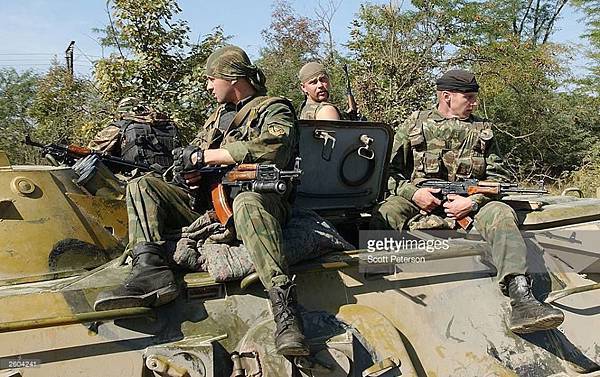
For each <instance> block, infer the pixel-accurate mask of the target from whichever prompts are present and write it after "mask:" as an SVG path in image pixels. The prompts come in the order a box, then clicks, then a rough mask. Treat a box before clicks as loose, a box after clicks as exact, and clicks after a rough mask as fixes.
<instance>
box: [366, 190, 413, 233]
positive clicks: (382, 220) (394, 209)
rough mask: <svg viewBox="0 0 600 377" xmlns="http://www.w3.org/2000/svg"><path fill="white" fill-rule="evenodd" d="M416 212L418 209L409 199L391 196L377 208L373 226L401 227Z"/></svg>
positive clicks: (375, 227)
mask: <svg viewBox="0 0 600 377" xmlns="http://www.w3.org/2000/svg"><path fill="white" fill-rule="evenodd" d="M415 213H416V210H415V208H414V206H413V204H412V203H411V202H410V201H409V200H407V199H405V198H403V197H400V196H391V197H389V198H388V199H387V200H386V201H385V202H384V203H382V204H381V205H380V206H379V207H378V208H377V209H376V211H375V213H374V219H373V221H372V222H371V227H372V228H373V229H378V228H391V229H401V228H403V227H404V226H405V225H406V222H407V221H408V219H410V218H411V217H413V216H414V215H415Z"/></svg>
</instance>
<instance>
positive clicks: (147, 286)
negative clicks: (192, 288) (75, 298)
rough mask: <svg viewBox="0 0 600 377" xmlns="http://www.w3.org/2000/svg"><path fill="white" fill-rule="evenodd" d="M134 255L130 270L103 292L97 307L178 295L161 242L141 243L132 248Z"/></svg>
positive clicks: (139, 303) (132, 304)
mask: <svg viewBox="0 0 600 377" xmlns="http://www.w3.org/2000/svg"><path fill="white" fill-rule="evenodd" d="M132 258H133V262H132V267H131V272H130V273H129V276H128V277H127V279H125V281H124V283H123V285H122V286H120V287H118V288H116V289H114V290H112V291H105V292H100V294H99V295H98V298H96V302H95V303H94V310H108V309H121V308H131V307H138V306H146V307H150V306H160V305H163V304H166V303H167V302H170V301H173V300H174V299H175V298H176V297H177V295H178V294H179V291H178V288H177V284H176V283H175V276H174V275H173V271H171V269H170V268H169V266H168V265H167V260H166V257H165V256H164V251H163V248H162V247H161V246H160V245H157V244H155V243H151V242H142V243H139V244H137V245H136V246H135V247H134V248H133V252H132Z"/></svg>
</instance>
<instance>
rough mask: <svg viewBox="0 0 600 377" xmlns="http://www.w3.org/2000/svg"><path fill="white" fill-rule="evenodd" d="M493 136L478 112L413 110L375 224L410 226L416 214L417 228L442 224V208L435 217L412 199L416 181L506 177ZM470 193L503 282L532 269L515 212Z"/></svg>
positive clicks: (399, 135)
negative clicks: (465, 115) (449, 115)
mask: <svg viewBox="0 0 600 377" xmlns="http://www.w3.org/2000/svg"><path fill="white" fill-rule="evenodd" d="M492 141H493V132H492V130H491V124H490V123H489V122H485V121H483V120H481V119H479V118H477V117H475V116H473V115H471V117H470V118H469V119H467V120H464V121H463V120H458V119H445V118H444V117H443V116H442V115H441V114H440V113H439V112H438V111H437V110H436V109H432V110H428V111H425V112H415V113H413V114H412V115H411V116H410V117H409V118H408V119H407V120H406V121H405V122H404V124H403V125H402V126H400V127H399V128H398V129H397V131H396V134H395V137H394V146H393V150H392V158H391V162H390V166H389V171H390V178H389V181H388V190H389V192H390V194H391V196H390V197H388V198H387V199H386V201H385V202H384V203H383V204H381V205H380V206H379V207H378V208H377V209H376V210H375V212H374V216H373V220H372V224H371V226H372V228H373V229H397V230H400V229H409V228H411V224H410V222H411V219H412V220H414V221H415V224H416V225H413V228H415V227H422V226H423V225H425V226H426V225H432V227H433V228H437V229H441V228H443V227H444V224H443V223H442V222H440V220H445V219H443V217H444V215H443V212H442V211H441V208H439V211H438V212H436V213H434V215H436V216H437V217H438V218H437V219H436V218H435V217H434V216H421V215H420V214H419V213H420V211H419V208H418V207H417V206H416V205H415V204H414V203H412V202H411V199H412V196H413V195H414V193H415V191H416V190H417V187H416V186H415V183H417V182H418V181H419V180H423V179H431V178H438V179H443V180H449V181H455V180H461V179H467V178H477V179H486V180H500V181H501V180H506V170H505V169H504V167H503V164H502V160H501V159H500V157H499V156H498V155H497V154H494V153H492V152H491V146H492ZM470 198H471V199H473V200H474V201H476V202H477V203H478V204H479V206H480V209H479V211H478V213H477V214H476V215H475V222H474V227H475V228H476V229H477V230H478V231H479V232H480V234H481V235H482V237H483V238H484V239H485V240H486V241H487V242H489V243H490V246H491V249H492V260H493V262H494V265H495V266H496V268H497V270H498V275H497V278H498V282H499V284H500V286H501V288H504V279H505V278H506V277H507V276H509V275H515V274H524V273H525V272H526V270H527V267H526V253H527V250H526V247H525V242H524V241H523V238H522V236H521V234H520V231H519V229H518V225H517V217H516V214H515V212H514V210H513V209H512V208H510V207H509V206H508V205H506V204H505V203H501V202H497V201H492V199H491V198H488V197H486V196H484V195H481V194H477V195H472V196H471V197H470ZM503 291H504V290H503ZM504 292H505V291H504Z"/></svg>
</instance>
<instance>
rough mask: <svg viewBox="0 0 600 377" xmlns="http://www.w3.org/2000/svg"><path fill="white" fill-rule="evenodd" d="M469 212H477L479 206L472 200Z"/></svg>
mask: <svg viewBox="0 0 600 377" xmlns="http://www.w3.org/2000/svg"><path fill="white" fill-rule="evenodd" d="M471 203H472V204H471V212H477V211H479V204H477V202H476V201H474V200H473V199H471Z"/></svg>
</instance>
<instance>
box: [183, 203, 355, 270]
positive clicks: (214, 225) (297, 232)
mask: <svg viewBox="0 0 600 377" xmlns="http://www.w3.org/2000/svg"><path fill="white" fill-rule="evenodd" d="M198 220H200V221H196V222H195V224H194V225H193V226H189V227H186V228H185V229H184V230H183V232H182V236H183V237H184V238H182V239H180V240H179V242H178V243H177V249H176V251H175V253H174V257H173V259H174V260H175V262H176V263H177V264H178V265H180V266H182V267H185V268H187V269H189V270H191V271H208V272H209V273H210V274H211V276H212V277H213V278H214V279H215V281H229V280H238V279H241V278H243V277H245V276H247V275H248V274H250V273H252V272H254V271H255V268H254V264H253V263H252V259H251V258H250V254H249V252H248V249H247V248H246V247H245V246H244V245H243V244H240V243H239V242H234V241H233V240H230V242H229V244H225V243H214V241H213V240H214V238H215V235H220V234H222V233H223V232H224V229H223V228H222V226H221V225H220V224H219V223H218V222H216V220H214V219H211V216H208V215H207V214H205V215H203V216H201V217H200V218H199V219H198ZM282 235H283V252H284V254H285V256H286V258H287V261H288V263H289V264H290V265H293V264H296V263H298V262H300V261H303V260H307V259H312V258H316V257H319V256H321V255H324V254H326V253H329V252H332V251H341V250H351V249H353V248H354V247H353V246H352V245H351V244H349V243H348V242H346V241H345V240H344V239H343V238H342V237H341V236H340V235H339V233H337V231H336V230H335V229H334V228H333V226H332V225H331V224H329V223H328V222H327V221H326V220H324V219H323V218H321V217H320V216H319V215H317V214H316V213H315V212H313V211H310V210H305V209H296V208H295V209H294V210H293V211H292V218H291V219H290V221H289V223H288V224H287V225H286V227H285V228H283V229H282Z"/></svg>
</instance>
